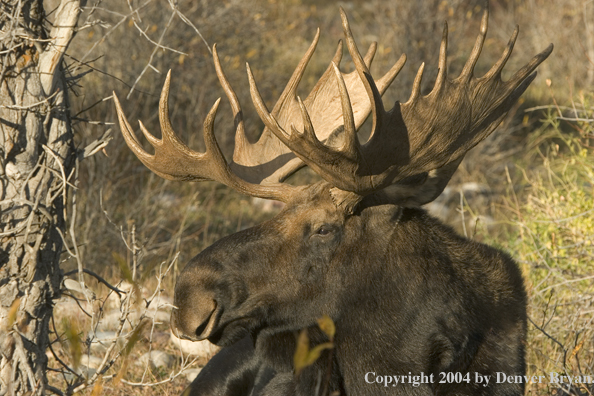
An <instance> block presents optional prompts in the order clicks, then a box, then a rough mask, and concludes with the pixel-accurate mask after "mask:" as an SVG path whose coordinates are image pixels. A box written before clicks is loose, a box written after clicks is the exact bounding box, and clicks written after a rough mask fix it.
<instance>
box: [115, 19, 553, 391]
mask: <svg viewBox="0 0 594 396" xmlns="http://www.w3.org/2000/svg"><path fill="white" fill-rule="evenodd" d="M341 18H342V25H343V30H344V36H345V41H346V46H347V48H348V52H349V54H350V56H351V58H352V60H353V62H354V64H355V68H356V70H355V71H353V72H351V73H348V74H346V73H342V72H341V71H340V69H339V64H340V61H341V57H342V50H343V48H342V42H339V44H338V48H337V50H336V53H335V55H334V57H333V59H332V62H331V64H330V66H329V67H328V68H327V69H326V71H325V72H324V74H323V75H322V76H321V78H320V79H319V81H318V82H317V84H316V85H315V86H314V88H313V89H312V90H311V92H310V93H309V95H308V96H307V98H306V99H305V100H301V98H300V97H298V96H297V95H296V89H297V86H298V84H299V81H300V79H301V77H302V75H303V72H304V70H305V67H306V65H307V64H308V62H309V60H310V58H311V57H312V55H313V53H314V50H315V48H316V45H317V43H318V39H319V35H320V33H319V30H318V32H317V34H316V35H315V38H314V40H313V43H312V44H311V46H310V47H309V49H308V50H307V52H306V54H305V55H304V57H303V58H302V60H301V61H300V63H299V65H298V66H297V68H296V70H295V71H294V73H293V75H292V77H291V79H290V80H289V82H288V84H287V86H286V87H285V89H284V91H283V92H282V94H281V96H280V98H279V99H278V101H277V103H276V105H275V106H274V108H273V109H272V111H269V110H268V108H267V106H266V104H265V103H264V101H263V100H262V98H261V95H260V93H259V91H258V87H257V85H256V82H255V80H254V76H253V74H252V72H251V70H250V68H249V65H247V74H248V79H249V84H250V93H251V96H252V100H253V102H254V105H255V107H256V110H257V112H258V114H259V116H260V118H261V119H262V121H263V122H264V124H265V128H264V131H263V132H262V134H261V136H260V138H259V139H258V140H257V141H256V142H255V143H252V142H250V141H249V140H248V139H247V138H246V136H245V133H244V123H243V118H242V110H241V106H240V104H239V102H238V99H237V96H236V95H235V92H234V91H233V89H232V88H231V86H230V84H229V82H228V80H227V78H226V77H225V74H224V72H223V70H222V68H221V63H220V61H219V57H218V54H217V49H216V46H214V47H213V58H214V65H215V69H216V74H217V76H218V79H219V81H220V84H221V85H222V87H223V89H224V92H225V94H226V96H227V98H228V100H229V102H230V103H231V108H232V111H233V115H234V119H235V129H236V135H235V149H234V153H233V158H232V160H230V161H228V160H227V159H225V157H224V156H223V154H222V152H221V150H220V148H219V146H218V143H217V141H216V139H215V136H214V121H215V116H216V113H217V108H218V106H219V103H220V99H219V100H217V101H216V102H215V104H214V105H213V107H212V109H211V110H210V112H209V113H208V115H207V116H206V119H205V121H204V131H203V132H204V140H205V144H206V152H204V153H199V152H195V151H193V150H191V149H190V148H188V147H187V146H186V145H185V144H184V143H183V142H182V141H181V140H180V139H179V138H178V137H177V136H176V134H175V132H174V131H173V129H172V127H171V124H170V120H169V108H168V95H169V83H170V74H168V75H167V79H166V81H165V85H164V88H163V90H162V93H161V98H160V103H159V120H160V124H161V130H162V137H161V138H160V139H158V138H156V137H154V136H153V135H152V134H150V133H149V132H148V131H147V130H146V128H145V127H144V126H143V124H142V123H140V129H141V130H142V132H143V134H144V136H145V137H146V139H147V140H148V141H149V142H150V144H151V145H152V146H153V147H154V154H149V153H147V152H146V151H145V150H144V149H143V148H142V145H141V143H140V141H139V140H138V138H137V137H136V135H135V133H134V132H133V130H132V128H131V127H130V124H129V123H128V121H127V120H126V117H125V115H124V114H123V111H122V108H121V106H120V103H119V101H118V99H117V97H115V95H114V100H115V104H116V107H117V113H118V117H119V123H120V127H121V130H122V133H123V135H124V138H125V140H126V142H127V144H128V146H129V147H130V149H131V150H132V151H133V152H134V153H135V154H136V156H137V157H138V158H139V159H140V160H141V161H142V162H143V163H144V164H145V165H146V166H147V167H148V168H150V169H151V170H152V171H153V172H155V173H156V174H158V175H160V176H162V177H164V178H167V179H170V180H184V181H204V180H215V181H218V182H220V183H223V184H225V185H227V186H229V187H231V188H233V189H235V190H237V191H239V192H241V193H244V194H247V195H250V196H255V197H261V198H265V199H273V200H279V201H282V202H284V203H286V206H285V207H284V209H283V210H282V211H281V212H280V213H279V214H278V215H277V216H276V217H274V218H272V219H271V220H269V221H266V222H264V223H262V224H260V225H257V226H255V227H252V228H249V229H246V230H243V231H240V232H237V233H235V234H232V235H229V236H227V237H225V238H223V239H221V240H219V241H218V242H216V243H214V244H213V245H212V246H210V247H208V248H207V249H205V250H204V251H203V252H201V253H200V254H199V255H198V256H196V257H194V258H193V259H192V260H191V261H190V262H189V263H188V264H187V266H186V267H185V269H184V270H183V272H182V273H181V274H180V276H179V278H178V279H177V285H176V287H175V297H174V304H175V306H176V308H174V310H173V313H172V317H171V327H172V330H173V331H174V332H175V333H176V334H178V335H179V336H181V337H183V338H186V339H189V340H204V339H208V340H209V341H211V342H213V343H215V344H217V345H219V346H221V347H223V349H222V350H221V351H220V352H219V353H218V354H217V355H215V356H214V357H213V359H212V360H211V361H210V362H209V363H208V364H207V365H206V367H205V368H204V369H203V370H202V371H201V373H200V374H199V376H198V377H197V378H196V380H195V381H194V382H193V383H192V384H191V385H190V387H189V388H188V389H187V390H186V392H185V393H186V394H189V395H233V396H239V395H253V396H255V395H277V396H278V395H307V396H316V395H355V396H361V395H381V394H390V395H404V394H406V395H428V394H435V395H445V394H448V395H449V394H451V395H478V394H480V395H521V394H523V390H524V384H523V383H522V381H518V382H519V383H509V382H507V381H506V382H504V383H496V381H495V378H496V374H497V373H504V374H505V375H506V376H507V377H508V378H519V377H516V376H522V375H523V374H524V373H525V362H524V344H525V342H526V293H525V290H524V286H523V280H522V276H521V274H520V270H519V268H518V266H517V265H516V263H515V262H514V261H513V260H512V259H511V258H510V257H509V256H508V255H507V254H505V253H503V252H501V251H499V250H497V249H494V248H492V247H489V246H486V245H484V244H481V243H477V242H475V241H472V240H468V239H466V238H463V237H461V236H459V235H457V234H456V233H455V232H454V231H453V230H452V229H450V228H449V227H447V226H445V225H443V224H441V223H440V222H439V221H438V220H436V219H434V218H432V217H431V216H429V215H428V214H427V213H426V212H425V211H424V210H423V209H421V208H420V206H422V205H424V204H426V203H428V202H431V201H432V200H434V199H435V198H436V197H437V196H438V195H439V194H440V193H441V192H442V191H443V189H444V188H445V186H446V184H447V183H448V181H449V180H450V178H451V177H452V175H453V173H454V172H455V171H456V169H457V167H458V165H459V164H460V162H461V161H462V159H463V158H464V155H465V154H466V152H467V151H468V150H470V149H471V148H472V147H474V146H475V145H476V144H478V143H479V142H480V141H482V140H483V139H485V138H486V137H487V136H488V135H489V134H490V133H491V132H492V131H493V130H494V129H495V128H496V127H497V125H498V124H499V123H500V122H501V120H502V119H503V118H504V117H505V115H506V114H507V112H508V111H509V110H510V108H511V107H512V106H513V105H514V104H515V102H516V101H517V99H518V98H519V97H520V95H521V94H522V93H523V92H524V91H525V90H526V88H527V87H528V85H529V84H530V83H531V82H532V81H533V80H534V78H535V76H536V72H535V71H534V70H535V69H536V67H537V66H538V65H539V64H540V63H541V62H543V61H544V60H545V59H546V58H547V57H548V56H549V54H550V53H551V51H552V45H551V46H549V47H548V48H547V49H545V50H544V51H543V52H541V53H540V54H538V55H536V56H535V57H534V58H532V60H530V62H528V64H526V65H525V66H524V67H522V68H521V69H520V70H518V71H517V72H516V73H515V74H514V75H513V76H512V77H511V78H510V79H509V80H508V81H503V80H502V79H501V71H502V69H503V67H504V66H505V64H506V62H507V60H508V58H509V56H510V54H511V52H512V49H513V46H514V43H515V41H516V38H517V35H518V29H517V28H516V30H515V31H514V32H513V34H512V36H511V39H510V41H509V43H508V45H507V47H506V49H505V50H504V52H503V54H502V56H501V58H500V59H499V60H498V61H497V62H496V63H495V64H494V65H493V66H492V68H491V69H490V70H489V71H488V72H487V74H485V75H484V76H482V77H479V78H477V77H475V76H474V75H473V69H474V66H475V64H476V62H477V59H478V57H479V55H480V52H481V50H482V48H483V44H484V42H485V36H486V33H487V21H488V11H485V13H484V15H483V17H482V21H481V26H480V33H479V34H478V37H477V39H476V43H475V44H474V47H473V49H472V52H471V54H470V56H469V58H468V60H467V62H466V63H465V65H464V67H463V69H462V72H461V74H460V75H459V76H458V77H457V78H455V79H450V78H449V77H448V74H447V55H446V54H447V40H448V34H447V33H448V29H447V23H446V24H445V25H444V30H443V36H442V41H441V47H440V53H439V71H438V74H437V78H436V81H435V85H434V87H433V88H432V90H431V92H430V93H429V94H427V95H422V94H421V79H422V76H423V66H421V67H420V69H419V71H418V73H417V75H416V78H415V80H414V83H413V87H412V93H411V95H410V98H409V99H408V101H407V102H405V103H400V102H396V103H395V105H394V106H393V107H392V109H391V110H389V111H386V110H385V109H384V105H383V102H382V95H383V93H384V92H385V91H386V89H387V87H388V86H389V85H390V84H391V82H392V81H393V80H394V78H395V77H396V75H397V74H398V72H399V71H400V70H401V68H402V67H403V65H404V62H405V59H406V58H405V56H404V55H403V56H402V57H401V58H400V60H398V61H397V62H396V63H395V64H394V66H393V67H392V68H391V69H390V70H389V71H388V72H387V73H386V74H385V75H384V76H383V77H381V78H380V79H378V80H375V79H374V78H373V77H372V76H371V74H370V72H369V67H370V64H371V62H372V60H373V57H374V54H375V50H376V44H375V43H374V44H372V45H371V47H370V48H369V50H368V51H367V54H366V55H365V56H364V57H362V56H361V54H360V53H359V50H358V48H357V46H356V44H355V40H354V38H353V35H352V33H351V29H350V27H349V22H348V19H347V16H346V14H345V12H344V11H343V10H342V9H341ZM370 112H371V115H372V130H371V135H370V137H369V138H368V139H367V140H366V141H365V142H360V141H359V137H358V135H357V134H358V129H359V128H360V126H361V125H362V124H363V122H364V121H365V119H366V118H367V117H368V115H369V113H370ZM304 166H309V167H310V168H311V169H312V170H313V171H315V172H316V173H317V174H318V175H319V176H320V177H321V179H322V181H319V182H317V183H313V184H310V185H293V184H289V183H286V182H285V180H286V179H287V177H289V176H290V175H291V174H293V173H295V172H296V171H297V170H299V169H300V168H302V167H304ZM324 316H328V317H329V318H330V319H331V320H332V321H333V323H334V324H335V328H336V333H335V336H334V338H333V340H332V341H333V348H329V349H326V350H324V351H323V352H322V353H321V355H320V356H319V358H318V359H317V360H315V362H314V363H313V364H312V365H310V366H309V367H307V368H305V369H303V371H301V372H300V373H298V375H297V373H296V372H295V370H294V365H293V357H294V354H295V348H296V344H297V341H296V335H297V334H298V333H299V332H300V331H302V330H303V329H307V331H308V334H309V339H310V342H312V344H316V343H318V344H319V343H322V342H327V341H328V336H327V335H326V334H325V333H324V332H322V331H321V330H320V329H319V327H318V325H317V320H318V319H319V318H320V317H324ZM419 379H420V380H419ZM486 379H490V382H489V383H487V382H486Z"/></svg>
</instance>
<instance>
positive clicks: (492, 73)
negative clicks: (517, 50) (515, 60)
mask: <svg viewBox="0 0 594 396" xmlns="http://www.w3.org/2000/svg"><path fill="white" fill-rule="evenodd" d="M519 33H520V27H519V26H518V25H516V28H515V29H514V32H513V33H512V35H511V37H510V39H509V42H508V43H507V46H506V47H505V50H504V51H503V54H502V55H501V58H499V60H498V61H497V62H496V63H495V64H494V65H493V67H491V69H490V70H489V71H488V72H487V74H485V75H484V76H483V77H482V78H487V79H489V78H496V76H499V75H500V74H501V71H502V70H503V67H504V66H505V64H506V63H507V61H508V59H509V57H510V55H511V53H512V51H513V50H514V45H515V43H516V40H517V38H518V34H519Z"/></svg>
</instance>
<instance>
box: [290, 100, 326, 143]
mask: <svg viewBox="0 0 594 396" xmlns="http://www.w3.org/2000/svg"><path fill="white" fill-rule="evenodd" d="M297 102H298V103H299V110H301V119H302V121H303V134H304V135H305V137H306V138H307V139H308V140H311V141H313V142H316V143H318V144H320V145H321V142H320V141H319V140H318V138H317V136H316V132H315V129H314V126H313V124H312V123H311V118H310V117H309V113H308V112H307V108H306V107H305V105H304V104H303V101H302V100H301V98H300V97H299V96H297ZM291 128H292V130H293V133H296V134H300V133H301V132H299V131H298V130H297V129H295V127H294V126H293V124H291Z"/></svg>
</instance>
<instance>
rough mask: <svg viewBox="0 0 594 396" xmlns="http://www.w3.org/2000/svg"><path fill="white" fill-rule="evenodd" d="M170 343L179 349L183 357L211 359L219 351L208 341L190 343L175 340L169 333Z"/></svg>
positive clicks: (179, 339) (178, 339)
mask: <svg viewBox="0 0 594 396" xmlns="http://www.w3.org/2000/svg"><path fill="white" fill-rule="evenodd" d="M171 342H172V343H173V345H175V346H176V348H178V349H180V350H181V351H182V353H183V354H184V355H194V356H199V357H211V356H213V355H214V354H215V353H217V352H218V351H219V349H220V348H219V347H218V346H216V345H214V344H212V343H211V342H209V341H208V340H204V341H197V342H192V341H188V340H182V339H181V338H177V337H176V336H175V335H174V334H173V333H171Z"/></svg>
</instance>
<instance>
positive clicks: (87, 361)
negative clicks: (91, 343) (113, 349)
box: [80, 355, 103, 369]
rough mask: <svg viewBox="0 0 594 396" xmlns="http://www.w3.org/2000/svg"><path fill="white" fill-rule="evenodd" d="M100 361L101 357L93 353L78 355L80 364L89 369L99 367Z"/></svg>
mask: <svg viewBox="0 0 594 396" xmlns="http://www.w3.org/2000/svg"><path fill="white" fill-rule="evenodd" d="M102 361H103V359H100V358H98V357H97V356H93V355H82V356H81V357H80V364H81V365H83V366H86V367H88V368H91V369H96V368H97V367H99V365H100V364H101V362H102Z"/></svg>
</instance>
